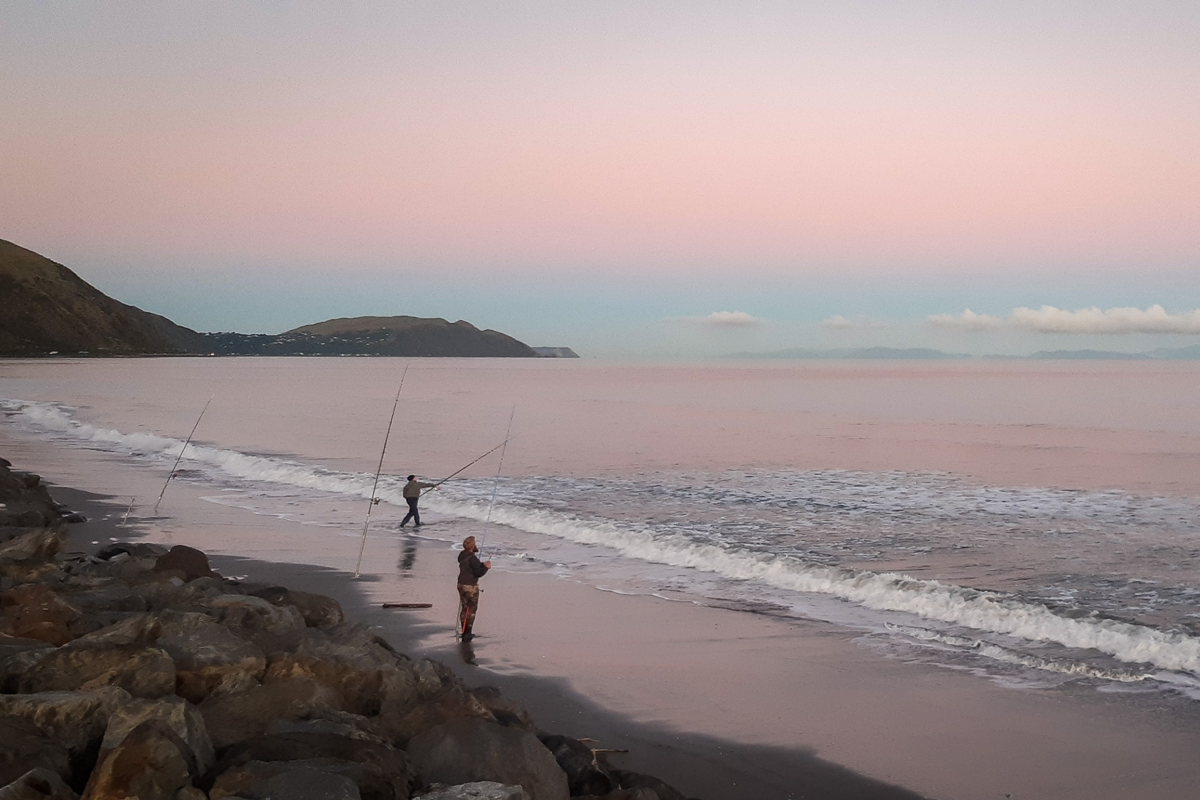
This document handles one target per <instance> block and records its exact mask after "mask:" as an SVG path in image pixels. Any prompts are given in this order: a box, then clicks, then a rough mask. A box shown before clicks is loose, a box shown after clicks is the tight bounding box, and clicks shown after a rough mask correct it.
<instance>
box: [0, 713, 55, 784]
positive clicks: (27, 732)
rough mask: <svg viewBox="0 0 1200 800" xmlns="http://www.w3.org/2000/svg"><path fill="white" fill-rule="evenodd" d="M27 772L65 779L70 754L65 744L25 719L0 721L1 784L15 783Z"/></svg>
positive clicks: (3, 719)
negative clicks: (42, 772) (44, 772)
mask: <svg viewBox="0 0 1200 800" xmlns="http://www.w3.org/2000/svg"><path fill="white" fill-rule="evenodd" d="M30 770H34V771H37V772H40V771H49V772H51V773H53V774H55V775H58V776H59V777H60V778H67V777H69V776H70V775H71V753H70V751H69V750H68V748H67V746H66V745H65V744H64V743H62V742H60V741H58V740H57V739H55V738H54V737H53V736H47V735H45V734H44V733H43V732H42V731H41V730H39V729H38V728H37V727H35V726H34V725H33V724H32V723H30V722H28V721H27V720H22V719H11V718H0V785H5V784H9V783H11V782H12V781H16V780H18V779H19V778H21V776H23V775H25V774H26V773H27V772H29V771H30ZM0 791H2V790H0ZM0 796H2V795H0Z"/></svg>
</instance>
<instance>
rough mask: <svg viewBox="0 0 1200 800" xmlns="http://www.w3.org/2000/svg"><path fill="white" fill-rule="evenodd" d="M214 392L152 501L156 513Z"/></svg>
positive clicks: (126, 513)
mask: <svg viewBox="0 0 1200 800" xmlns="http://www.w3.org/2000/svg"><path fill="white" fill-rule="evenodd" d="M213 397H216V395H215V394H213V395H211V396H210V397H209V398H208V402H207V403H205V404H204V408H202V409H200V416H198V417H196V424H195V425H193V426H192V432H191V433H189V434H188V437H187V440H186V441H184V443H183V447H181V448H180V449H179V455H178V456H177V457H176V459H175V463H174V464H173V465H172V466H171V473H170V474H169V475H167V479H166V481H164V482H163V488H162V491H161V492H159V493H158V500H156V501H154V513H155V514H157V513H158V506H159V504H160V503H162V499H163V495H164V494H166V493H167V485H168V484H170V483H171V479H172V478H174V477H175V470H177V469H179V462H180V461H182V460H183V454H184V453H186V452H187V449H188V445H189V444H191V443H192V437H193V436H195V435H196V429H197V428H199V427H200V420H202V419H204V412H205V411H208V403H211V402H212V401H213ZM129 507H130V508H133V502H132V501H131V502H130V503H129ZM125 518H126V519H128V518H129V512H128V511H126V512H125Z"/></svg>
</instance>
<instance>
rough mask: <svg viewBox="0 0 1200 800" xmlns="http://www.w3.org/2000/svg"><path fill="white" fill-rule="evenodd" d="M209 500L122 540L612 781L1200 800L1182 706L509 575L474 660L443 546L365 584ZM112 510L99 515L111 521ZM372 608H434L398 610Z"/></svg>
mask: <svg viewBox="0 0 1200 800" xmlns="http://www.w3.org/2000/svg"><path fill="white" fill-rule="evenodd" d="M0 444H4V445H5V448H4V450H5V455H8V456H9V457H10V458H11V459H12V460H13V461H14V462H16V463H18V464H20V465H21V466H23V467H26V468H30V469H33V470H35V471H40V472H42V473H43V474H45V475H48V476H51V477H54V478H58V480H59V482H61V483H68V484H74V485H77V486H81V487H84V488H88V489H94V490H97V491H102V492H106V493H109V494H114V495H115V494H121V493H123V492H128V493H131V494H137V495H140V496H143V497H153V496H154V495H156V494H157V491H158V489H159V488H160V486H159V485H156V481H155V480H152V478H153V477H154V476H147V475H146V474H145V472H144V471H140V470H134V469H131V468H127V467H122V466H121V465H119V464H114V463H113V462H112V461H111V460H109V459H108V458H107V457H106V456H104V455H103V454H98V453H91V452H86V451H75V450H70V451H52V450H47V449H46V447H47V446H45V445H33V444H29V443H24V444H22V443H15V444H16V445H17V446H16V450H19V451H24V452H23V453H14V454H13V455H9V451H10V450H11V449H12V448H10V447H8V446H7V445H10V444H14V443H11V442H0ZM20 456H23V457H20ZM118 487H119V488H118ZM56 491H58V492H59V494H60V495H61V496H63V497H64V498H65V499H67V501H68V502H81V500H72V499H71V498H72V495H70V494H68V493H63V492H62V490H56ZM213 492H214V490H213V489H212V488H211V487H197V486H193V485H190V484H188V483H187V482H186V481H177V482H173V483H172V485H171V489H170V492H169V494H168V499H167V502H165V503H164V508H163V517H162V518H161V519H153V520H150V519H141V518H136V516H135V518H136V521H137V524H136V527H135V529H134V530H136V531H138V532H142V533H144V534H145V535H146V536H147V537H148V538H150V539H154V540H157V541H163V542H166V543H168V544H184V543H186V544H190V545H193V546H196V547H199V548H202V549H205V550H206V551H208V552H210V553H213V554H217V553H223V554H226V555H224V556H215V557H214V562H215V563H216V564H217V566H218V568H219V569H221V570H222V571H223V572H224V573H226V574H227V575H246V576H248V579H250V580H255V581H269V582H280V583H285V584H289V585H292V586H296V587H298V588H302V589H305V590H308V591H317V592H321V593H325V594H330V595H332V596H335V597H337V598H338V599H339V600H341V601H342V602H343V603H344V605H345V607H346V609H347V611H348V612H349V614H350V615H351V616H352V617H353V618H355V619H357V620H361V621H363V622H366V623H368V624H371V625H375V626H378V628H379V631H380V633H381V634H382V635H383V636H384V637H385V638H387V639H388V640H389V641H392V642H393V643H394V644H395V645H396V646H397V647H398V648H399V649H402V650H405V651H408V652H412V653H414V654H423V655H429V656H432V657H436V658H439V659H441V660H443V661H445V662H446V663H448V664H450V665H452V666H453V667H454V668H455V669H456V670H457V671H458V672H459V673H460V674H462V675H464V676H467V678H468V680H469V681H470V682H471V683H474V684H492V685H499V686H501V687H502V688H503V690H504V691H505V693H506V694H507V695H509V696H511V697H513V698H514V699H515V700H517V701H518V702H520V703H522V704H524V705H526V706H528V707H529V708H530V709H531V710H532V711H533V713H534V715H535V718H536V719H537V720H538V722H539V724H541V725H542V726H544V727H545V728H546V729H548V730H553V731H555V732H561V733H565V734H569V735H574V736H588V737H591V738H594V739H597V740H599V742H600V745H601V746H604V747H611V748H614V749H625V748H628V749H630V750H631V752H630V753H629V754H627V755H618V756H615V757H614V759H615V760H616V762H617V763H619V764H620V765H622V766H624V767H626V768H630V769H636V770H642V771H646V772H649V773H652V774H656V775H658V776H660V777H661V778H663V779H664V780H667V781H668V782H671V783H674V784H676V785H677V786H679V788H681V789H682V790H684V791H686V792H688V793H690V794H693V795H695V796H699V797H704V798H709V800H719V799H720V798H730V799H732V798H766V799H769V798H799V797H828V798H892V797H895V798H902V797H912V796H913V795H912V794H911V793H909V792H907V791H905V790H902V789H897V788H892V787H889V786H888V785H887V784H894V785H897V786H903V787H907V788H908V789H910V790H912V791H914V792H917V793H918V794H920V795H924V796H928V797H936V798H946V799H947V800H948V799H949V798H956V799H958V800H976V799H977V798H978V800H983V799H984V798H1003V797H1011V798H1014V799H1018V800H1023V799H1024V798H1044V799H1045V800H1072V799H1073V798H1080V800H1082V798H1089V800H1117V798H1121V799H1122V800H1130V799H1134V800H1136V799H1137V798H1146V800H1151V798H1153V799H1154V800H1164V799H1165V800H1170V799H1171V798H1180V799H1181V800H1182V798H1189V797H1192V796H1194V788H1195V786H1196V785H1200V766H1198V765H1197V764H1196V763H1195V760H1194V753H1195V748H1196V744H1197V743H1198V742H1200V721H1198V720H1197V714H1196V712H1195V711H1194V710H1193V704H1192V703H1191V701H1184V700H1183V699H1181V698H1172V697H1169V696H1165V695H1161V694H1108V693H1100V692H1097V691H1096V690H1095V689H1094V688H1091V687H1086V686H1070V685H1068V686H1065V687H1060V688H1056V689H1029V688H1020V689H1018V688H1007V687H1004V686H999V685H997V684H995V683H993V682H990V681H988V680H985V679H982V678H980V677H978V676H976V675H973V674H970V673H968V672H965V671H957V670H951V669H946V668H944V667H935V666H932V665H926V664H917V663H912V662H908V661H900V660H897V659H893V658H889V657H886V655H885V654H882V653H880V652H877V651H876V650H875V649H873V647H872V643H871V642H870V641H869V640H864V639H863V638H862V637H859V636H857V635H855V634H853V633H851V632H847V631H845V630H841V629H838V628H836V627H834V626H832V625H827V624H825V623H819V622H800V623H797V622H796V621H785V620H780V619H775V618H772V617H770V616H767V615H760V614H749V613H746V612H744V611H731V610H725V609H719V608H712V607H702V606H697V605H693V604H690V603H677V602H668V601H664V600H661V599H658V598H654V597H647V596H627V595H617V594H614V593H610V592H603V591H599V590H597V589H595V588H592V587H589V586H584V585H580V584H576V583H571V582H568V581H563V580H558V579H555V578H553V577H551V576H547V575H537V574H533V575H531V574H519V573H512V572H507V571H505V570H504V569H503V568H502V567H501V568H498V569H497V570H494V571H493V573H492V574H490V575H488V576H487V577H486V578H485V579H484V589H485V591H484V595H483V606H482V610H481V615H480V621H479V625H478V628H477V631H478V632H479V633H480V637H479V639H478V640H477V641H476V642H475V643H474V647H473V648H472V652H469V653H468V652H465V651H463V650H461V649H460V647H459V646H457V645H456V644H455V643H454V640H453V638H452V634H451V625H452V620H453V615H454V609H455V603H456V600H455V595H454V588H453V575H454V574H455V570H454V562H453V559H454V552H453V551H452V550H451V549H450V547H449V546H448V544H447V543H445V542H440V541H437V540H435V539H421V538H415V537H412V536H407V535H401V534H395V533H387V532H384V531H376V532H375V533H374V534H373V535H372V537H371V539H370V541H369V543H368V547H367V551H366V560H365V568H364V573H365V574H364V577H363V578H362V579H360V580H354V579H353V578H352V576H351V575H350V571H351V570H352V569H353V566H354V556H355V555H356V554H357V543H358V539H357V535H356V533H355V532H353V530H352V529H350V526H347V529H346V530H336V529H329V528H317V527H314V526H305V525H299V524H297V523H293V522H288V521H287V520H283V519H279V518H276V517H264V516H259V515H254V514H250V513H249V512H246V511H243V510H240V509H237V508H232V507H228V506H224V505H219V504H216V503H212V502H206V501H204V500H203V499H202V498H203V497H204V496H206V494H212V493H213ZM75 497H78V496H75ZM126 502H127V501H126V500H122V499H116V500H113V501H108V502H107V504H106V505H105V504H102V506H103V507H106V508H107V511H106V512H105V513H107V514H108V515H109V516H110V519H109V523H110V524H111V523H112V522H114V521H115V520H118V519H119V518H120V515H121V513H122V512H123V511H124V506H125V504H126ZM98 516H103V514H100V515H98ZM433 529H434V530H436V526H434V527H433ZM123 533H124V532H123V531H113V530H112V529H111V528H109V529H104V528H101V527H100V526H99V525H98V523H86V524H85V525H83V526H79V529H77V532H76V536H77V537H78V539H79V540H80V541H84V542H86V543H90V542H91V541H104V540H105V538H107V536H110V535H123ZM235 554H236V555H235ZM238 556H253V558H250V559H247V558H244V557H238ZM304 561H317V562H319V566H318V567H308V566H303V565H302V562H304ZM268 562H269V563H268ZM385 601H406V602H411V601H424V602H432V603H433V604H434V606H433V608H432V609H430V610H428V611H390V610H383V609H382V608H381V607H380V604H381V603H383V602H385ZM469 662H473V663H469ZM838 765H842V766H838Z"/></svg>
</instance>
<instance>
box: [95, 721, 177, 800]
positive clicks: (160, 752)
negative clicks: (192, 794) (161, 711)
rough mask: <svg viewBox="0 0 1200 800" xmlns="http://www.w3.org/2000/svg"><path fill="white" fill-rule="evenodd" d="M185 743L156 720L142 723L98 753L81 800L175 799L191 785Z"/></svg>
mask: <svg viewBox="0 0 1200 800" xmlns="http://www.w3.org/2000/svg"><path fill="white" fill-rule="evenodd" d="M186 751H187V745H186V744H184V743H183V742H182V741H181V740H180V738H179V737H178V736H177V735H175V733H174V731H172V730H171V729H170V727H168V726H167V725H165V724H164V723H162V722H160V721H158V720H148V721H146V722H143V723H141V724H140V725H138V726H137V727H136V728H134V729H133V730H132V731H130V732H129V733H128V735H126V736H125V737H124V738H123V739H122V741H121V743H120V744H118V745H117V746H116V747H114V748H113V749H111V750H107V751H103V752H101V754H100V761H99V763H98V764H97V765H96V768H95V770H93V771H92V776H91V778H90V779H89V780H88V784H87V788H86V789H85V790H84V792H83V800H132V798H137V800H174V798H175V793H176V792H178V791H179V790H180V789H182V788H183V787H185V786H189V785H191V777H192V776H191V772H190V770H189V764H188V758H187V755H186Z"/></svg>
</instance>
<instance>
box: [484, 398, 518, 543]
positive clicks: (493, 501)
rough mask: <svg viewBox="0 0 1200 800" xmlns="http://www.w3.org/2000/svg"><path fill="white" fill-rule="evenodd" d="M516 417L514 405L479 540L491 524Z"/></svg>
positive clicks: (485, 534) (505, 432)
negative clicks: (497, 490)
mask: <svg viewBox="0 0 1200 800" xmlns="http://www.w3.org/2000/svg"><path fill="white" fill-rule="evenodd" d="M516 415H517V407H516V406H515V405H514V406H513V408H512V413H511V414H509V415H508V429H507V430H505V431H504V442H503V443H502V444H501V445H500V463H499V464H497V465H496V477H495V478H494V479H493V480H492V499H491V501H489V502H488V513H487V519H486V520H484V523H483V533H482V534H481V535H480V537H479V538H480V539H485V538H486V537H487V532H488V526H490V525H491V524H492V507H493V506H494V505H496V489H497V488H498V487H499V486H500V471H501V470H502V469H504V454H505V453H507V452H508V438H509V434H511V433H512V424H513V417H515V416H516Z"/></svg>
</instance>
